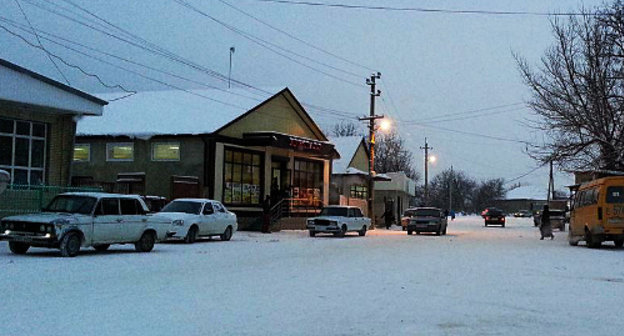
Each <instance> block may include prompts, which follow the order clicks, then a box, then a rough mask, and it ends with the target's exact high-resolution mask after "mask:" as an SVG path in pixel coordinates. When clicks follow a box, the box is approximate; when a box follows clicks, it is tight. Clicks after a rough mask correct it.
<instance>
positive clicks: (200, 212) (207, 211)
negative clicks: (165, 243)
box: [155, 198, 238, 244]
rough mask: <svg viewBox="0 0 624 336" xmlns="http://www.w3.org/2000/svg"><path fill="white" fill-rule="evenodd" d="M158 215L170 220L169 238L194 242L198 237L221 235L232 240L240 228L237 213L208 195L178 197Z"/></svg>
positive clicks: (222, 237)
mask: <svg viewBox="0 0 624 336" xmlns="http://www.w3.org/2000/svg"><path fill="white" fill-rule="evenodd" d="M155 216H158V217H162V218H167V219H168V220H170V221H171V230H170V232H169V235H168V236H169V237H170V238H172V239H183V240H184V241H185V242H186V243H189V244H190V243H194V242H195V241H196V240H197V238H199V237H212V236H219V237H221V240H230V238H232V234H233V233H234V232H236V230H238V224H237V222H236V215H235V214H234V213H232V212H229V211H228V210H227V209H226V208H225V206H223V204H221V202H218V201H214V200H210V199H205V198H178V199H176V200H173V201H172V202H171V203H169V204H167V205H166V206H165V207H164V208H162V210H160V212H158V213H157V214H156V215H155Z"/></svg>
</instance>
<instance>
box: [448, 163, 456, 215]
mask: <svg viewBox="0 0 624 336" xmlns="http://www.w3.org/2000/svg"><path fill="white" fill-rule="evenodd" d="M454 182H455V173H453V165H451V179H450V181H449V211H453V184H454Z"/></svg>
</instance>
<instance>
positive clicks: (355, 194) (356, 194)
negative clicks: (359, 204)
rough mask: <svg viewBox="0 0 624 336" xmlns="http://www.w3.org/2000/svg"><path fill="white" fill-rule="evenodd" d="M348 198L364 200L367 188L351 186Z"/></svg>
mask: <svg viewBox="0 0 624 336" xmlns="http://www.w3.org/2000/svg"><path fill="white" fill-rule="evenodd" d="M350 196H351V198H359V199H366V198H367V196H368V187H367V186H358V185H352V186H351V193H350Z"/></svg>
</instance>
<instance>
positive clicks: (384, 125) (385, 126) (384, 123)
mask: <svg viewBox="0 0 624 336" xmlns="http://www.w3.org/2000/svg"><path fill="white" fill-rule="evenodd" d="M390 128H392V122H391V121H390V120H389V119H385V118H384V119H382V120H381V122H380V123H379V129H380V130H381V131H383V132H388V131H390Z"/></svg>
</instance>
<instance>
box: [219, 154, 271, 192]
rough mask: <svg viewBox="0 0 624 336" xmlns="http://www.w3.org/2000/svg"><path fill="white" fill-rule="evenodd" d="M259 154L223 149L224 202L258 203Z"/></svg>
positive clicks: (259, 183) (259, 184) (259, 181)
mask: <svg viewBox="0 0 624 336" xmlns="http://www.w3.org/2000/svg"><path fill="white" fill-rule="evenodd" d="M261 162H262V160H261V154H260V153H256V152H250V151H242V150H236V149H229V148H228V149H225V157H224V165H223V169H224V172H223V180H224V183H223V201H224V203H226V204H260V191H261V181H262V178H261V177H262V176H261V172H262V169H261V168H262V165H261V164H260V163H261Z"/></svg>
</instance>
